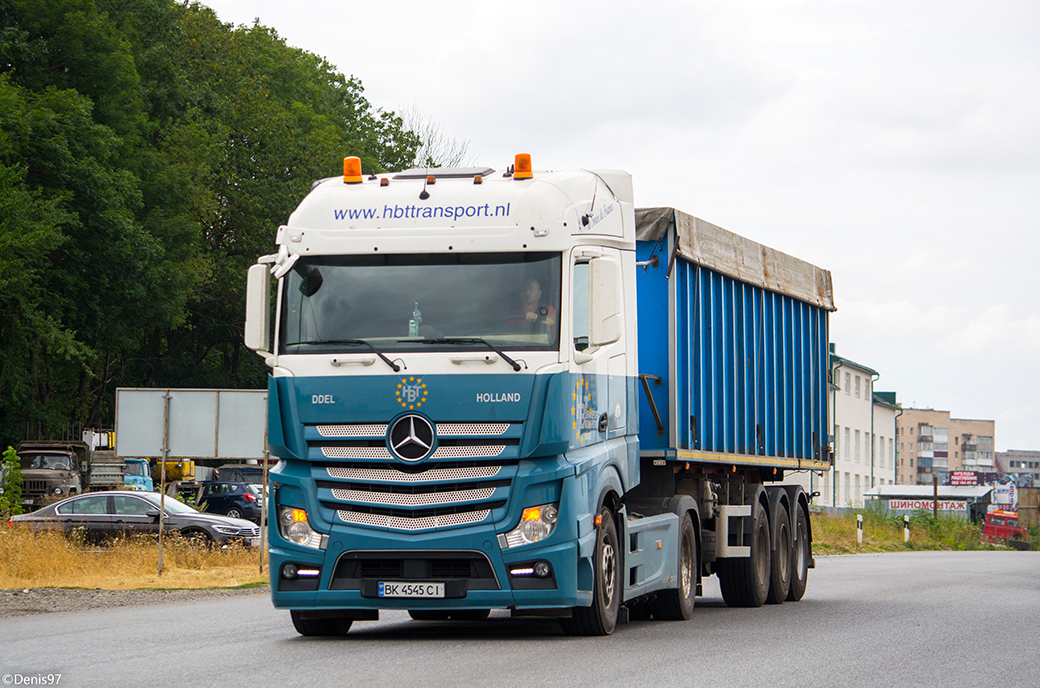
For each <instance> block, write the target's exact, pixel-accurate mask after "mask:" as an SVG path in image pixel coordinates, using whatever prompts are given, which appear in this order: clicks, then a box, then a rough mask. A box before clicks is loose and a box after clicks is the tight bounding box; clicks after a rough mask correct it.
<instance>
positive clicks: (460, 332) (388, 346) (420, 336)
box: [281, 253, 561, 354]
mask: <svg viewBox="0 0 1040 688" xmlns="http://www.w3.org/2000/svg"><path fill="white" fill-rule="evenodd" d="M560 265H561V259H560V255H559V254H555V253H502V254H486V253H485V254H434V255H383V256H335V257H315V258H310V259H304V258H301V259H300V260H298V261H297V263H296V265H295V266H294V267H293V270H292V271H291V272H290V273H289V275H288V276H287V277H286V283H285V289H284V301H283V304H282V314H281V352H282V353H287V354H296V353H328V352H349V353H355V352H356V353H369V352H370V351H371V350H373V349H374V350H376V351H379V352H387V351H394V352H398V351H416V350H420V349H421V350H426V351H430V350H450V349H455V348H483V349H486V348H487V344H485V343H482V342H480V341H479V340H485V341H486V342H488V343H490V344H491V345H493V346H495V347H497V348H500V349H517V350H555V349H557V348H558V342H559V327H558V315H557V314H558V312H559V308H560ZM455 337H458V338H466V339H469V340H470V341H465V342H453V341H451V338H455ZM474 339H476V340H478V341H472V340H474ZM423 342H426V343H425V344H424V343H423ZM369 347H371V348H369Z"/></svg>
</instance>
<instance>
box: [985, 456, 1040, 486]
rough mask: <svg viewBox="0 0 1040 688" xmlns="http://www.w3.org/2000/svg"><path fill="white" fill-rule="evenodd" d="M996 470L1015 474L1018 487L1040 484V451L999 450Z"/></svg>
mask: <svg viewBox="0 0 1040 688" xmlns="http://www.w3.org/2000/svg"><path fill="white" fill-rule="evenodd" d="M996 464H997V466H996V470H997V472H998V473H1006V474H1007V475H1011V476H1014V478H1015V484H1016V485H1018V487H1036V486H1040V451H1037V450H1028V451H1027V450H1022V449H1009V450H1008V451H1006V452H997V454H996Z"/></svg>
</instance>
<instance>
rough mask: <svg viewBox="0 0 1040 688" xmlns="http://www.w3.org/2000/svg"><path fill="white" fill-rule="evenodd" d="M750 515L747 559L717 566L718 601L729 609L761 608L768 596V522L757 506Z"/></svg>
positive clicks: (769, 569)
mask: <svg viewBox="0 0 1040 688" xmlns="http://www.w3.org/2000/svg"><path fill="white" fill-rule="evenodd" d="M751 514H752V525H751V556H750V557H741V558H739V559H719V560H718V562H717V570H718V574H719V588H720V589H721V590H722V599H724V600H725V601H726V604H727V605H729V606H730V607H761V606H762V605H763V604H765V601H766V596H767V595H768V594H769V574H770V573H771V566H770V564H771V562H770V551H769V545H770V542H769V520H768V519H767V518H766V510H765V509H764V508H762V505H761V504H760V503H759V502H755V504H754V505H753V506H752V507H751Z"/></svg>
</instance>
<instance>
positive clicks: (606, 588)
mask: <svg viewBox="0 0 1040 688" xmlns="http://www.w3.org/2000/svg"><path fill="white" fill-rule="evenodd" d="M600 566H601V567H602V571H603V606H604V607H607V608H609V607H610V605H611V604H612V603H613V601H614V585H615V581H616V579H617V557H616V556H615V555H614V546H613V545H612V544H611V543H610V542H609V541H608V540H607V538H606V537H605V536H604V538H603V553H602V555H601V556H600Z"/></svg>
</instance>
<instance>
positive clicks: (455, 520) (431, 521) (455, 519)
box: [336, 509, 491, 530]
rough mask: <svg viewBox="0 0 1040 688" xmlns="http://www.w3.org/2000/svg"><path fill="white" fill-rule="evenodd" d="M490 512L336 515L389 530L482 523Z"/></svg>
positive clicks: (344, 519) (348, 520) (351, 513)
mask: <svg viewBox="0 0 1040 688" xmlns="http://www.w3.org/2000/svg"><path fill="white" fill-rule="evenodd" d="M490 513H491V510H490V509H484V510H482V511H469V512H465V513H459V514H444V515H443V516H420V517H417V518H405V517H401V516H389V515H386V514H370V513H364V512H357V511H347V510H340V511H337V512H336V515H337V516H339V519H340V520H341V521H343V522H344V523H354V524H357V525H365V526H376V527H377V528H386V529H387V530H429V529H431V528H448V527H451V526H460V525H468V524H470V523H480V522H481V521H483V520H484V519H485V518H487V517H488V514H490Z"/></svg>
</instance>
